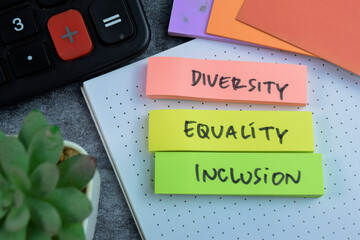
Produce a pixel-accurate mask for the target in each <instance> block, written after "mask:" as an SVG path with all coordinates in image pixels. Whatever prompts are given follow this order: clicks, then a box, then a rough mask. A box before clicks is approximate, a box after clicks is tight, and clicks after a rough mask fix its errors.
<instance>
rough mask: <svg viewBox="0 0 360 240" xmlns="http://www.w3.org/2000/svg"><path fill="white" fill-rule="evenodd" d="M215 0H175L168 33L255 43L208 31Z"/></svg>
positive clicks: (249, 44) (245, 43) (223, 40)
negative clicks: (219, 35) (208, 32)
mask: <svg viewBox="0 0 360 240" xmlns="http://www.w3.org/2000/svg"><path fill="white" fill-rule="evenodd" d="M212 5H213V0H174V2H173V7H172V11H171V18H170V23H169V29H168V33H169V35H172V36H181V37H192V38H203V39H209V40H216V41H222V42H230V43H235V44H243V45H248V46H255V45H254V44H251V43H247V42H242V41H237V40H233V39H229V38H223V37H218V36H214V35H210V34H207V33H206V27H207V24H208V21H209V17H210V13H211V8H212Z"/></svg>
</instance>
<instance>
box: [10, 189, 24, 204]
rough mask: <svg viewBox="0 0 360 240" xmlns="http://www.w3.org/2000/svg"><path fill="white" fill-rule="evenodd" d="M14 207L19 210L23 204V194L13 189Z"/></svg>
mask: <svg viewBox="0 0 360 240" xmlns="http://www.w3.org/2000/svg"><path fill="white" fill-rule="evenodd" d="M13 200H14V202H13V204H14V207H15V208H19V207H21V206H22V205H23V204H24V194H23V192H22V191H20V190H19V189H15V192H14V199H13Z"/></svg>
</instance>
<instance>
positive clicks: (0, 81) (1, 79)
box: [0, 65, 7, 87]
mask: <svg viewBox="0 0 360 240" xmlns="http://www.w3.org/2000/svg"><path fill="white" fill-rule="evenodd" d="M6 83H7V81H6V78H5V74H4V71H3V69H2V67H1V65H0V87H1V86H3V85H5V84H6Z"/></svg>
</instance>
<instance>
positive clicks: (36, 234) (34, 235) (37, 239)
mask: <svg viewBox="0 0 360 240" xmlns="http://www.w3.org/2000/svg"><path fill="white" fill-rule="evenodd" d="M27 240H51V237H49V236H48V235H46V234H45V233H44V232H43V231H41V229H39V228H37V227H36V226H34V225H32V224H31V225H29V227H28V232H27Z"/></svg>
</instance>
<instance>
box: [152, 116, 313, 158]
mask: <svg viewBox="0 0 360 240" xmlns="http://www.w3.org/2000/svg"><path fill="white" fill-rule="evenodd" d="M149 151H151V152H159V151H231V152H313V151H314V138H313V124H312V113H311V112H303V111H214V110H175V109H171V110H153V111H150V114H149Z"/></svg>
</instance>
